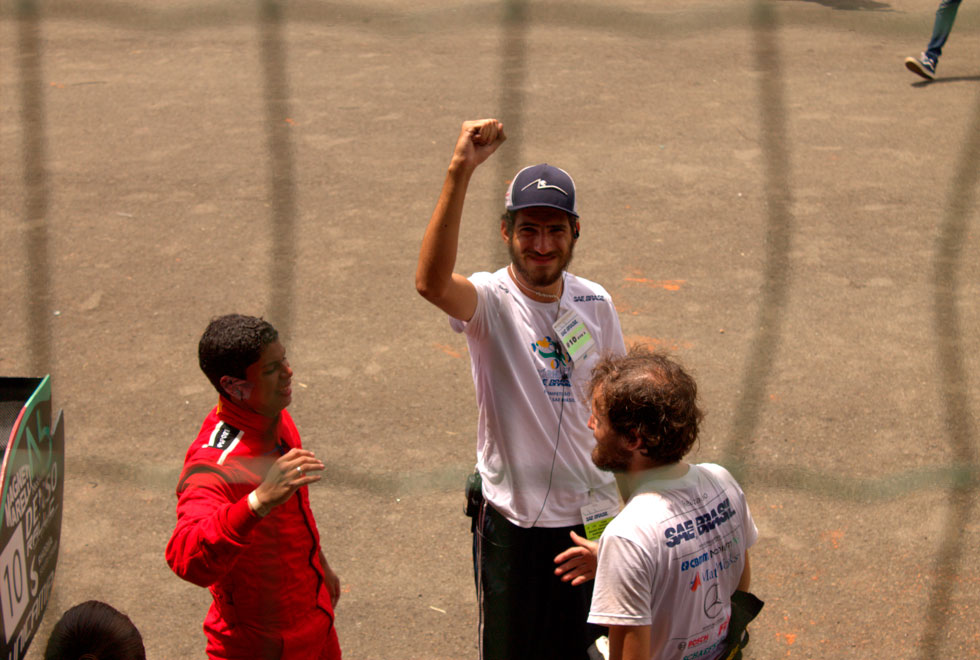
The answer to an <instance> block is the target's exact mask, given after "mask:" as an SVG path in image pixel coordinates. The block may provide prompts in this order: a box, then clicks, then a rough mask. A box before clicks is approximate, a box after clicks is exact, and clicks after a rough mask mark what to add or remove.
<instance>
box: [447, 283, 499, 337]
mask: <svg viewBox="0 0 980 660" xmlns="http://www.w3.org/2000/svg"><path fill="white" fill-rule="evenodd" d="M491 277H492V274H491V273H487V272H482V271H481V272H479V273H473V274H472V275H470V276H469V277H468V278H467V279H468V280H469V281H470V282H472V283H473V286H474V287H476V309H475V310H473V318H471V319H470V320H469V321H462V320H460V319H457V318H455V317H452V316H450V317H449V327H451V328H452V329H453V331H454V332H465V333H466V334H468V335H471V336H476V335H478V334H479V333H480V332H482V328H484V327H485V326H486V324H487V321H486V316H487V295H488V289H489V287H490V286H491Z"/></svg>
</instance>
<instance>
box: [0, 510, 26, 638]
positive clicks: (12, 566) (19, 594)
mask: <svg viewBox="0 0 980 660" xmlns="http://www.w3.org/2000/svg"><path fill="white" fill-rule="evenodd" d="M23 530H24V523H23V522H21V523H20V524H19V525H17V529H15V530H14V533H13V535H12V536H11V537H10V540H9V541H8V542H7V546H6V547H5V548H4V549H3V552H2V553H0V609H2V610H3V632H4V636H5V637H6V638H7V642H8V643H9V642H10V640H11V638H12V637H13V636H14V631H15V630H17V625H18V624H19V623H20V620H21V617H23V616H24V611H25V610H26V609H27V605H28V603H30V601H31V597H30V596H31V595H30V590H29V589H28V588H27V566H26V563H27V562H26V558H25V556H24V531H23Z"/></svg>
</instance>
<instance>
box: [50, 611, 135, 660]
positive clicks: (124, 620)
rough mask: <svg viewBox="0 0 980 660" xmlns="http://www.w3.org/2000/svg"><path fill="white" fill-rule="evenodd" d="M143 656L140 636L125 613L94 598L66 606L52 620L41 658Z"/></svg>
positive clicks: (92, 659)
mask: <svg viewBox="0 0 980 660" xmlns="http://www.w3.org/2000/svg"><path fill="white" fill-rule="evenodd" d="M80 659H84V660H146V651H145V650H144V648H143V637H142V636H141V635H140V631H139V630H137V629H136V626H135V625H133V622H132V621H130V619H129V617H128V616H126V615H125V614H123V613H122V612H120V611H119V610H117V609H116V608H114V607H112V606H111V605H107V604H106V603H103V602H101V601H98V600H87V601H85V602H84V603H80V604H78V605H75V606H74V607H72V608H71V609H69V610H67V611H66V612H65V613H64V614H63V615H62V616H61V619H59V620H58V623H56V624H54V629H52V631H51V636H50V637H48V645H47V647H45V649H44V660H80Z"/></svg>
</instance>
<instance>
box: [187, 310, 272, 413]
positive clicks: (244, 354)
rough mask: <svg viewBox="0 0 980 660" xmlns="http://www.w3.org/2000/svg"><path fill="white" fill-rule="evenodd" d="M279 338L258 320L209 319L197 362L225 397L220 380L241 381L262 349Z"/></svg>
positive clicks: (238, 317)
mask: <svg viewBox="0 0 980 660" xmlns="http://www.w3.org/2000/svg"><path fill="white" fill-rule="evenodd" d="M277 339H279V333H278V332H276V329H275V328H273V327H272V325H271V324H270V323H269V322H268V321H265V320H263V319H261V318H256V317H254V316H244V315H242V314H227V315H225V316H219V317H217V318H215V319H212V321H211V323H209V324H208V327H207V329H206V330H205V331H204V334H203V335H202V336H201V341H200V343H199V344H198V346H197V358H198V363H199V364H200V365H201V371H203V372H204V375H205V376H207V377H208V380H210V381H211V384H212V385H214V389H216V390H217V391H218V394H221V395H223V396H227V393H226V392H225V391H224V389H222V387H221V377H222V376H231V377H233V378H240V379H242V380H244V379H245V370H246V369H248V367H249V366H250V365H252V364H254V363H255V362H256V361H257V360H258V359H259V357H260V356H261V355H262V349H264V348H265V347H266V346H268V345H269V344H271V343H273V342H274V341H276V340H277Z"/></svg>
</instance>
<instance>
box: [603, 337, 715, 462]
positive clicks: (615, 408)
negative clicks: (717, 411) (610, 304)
mask: <svg viewBox="0 0 980 660" xmlns="http://www.w3.org/2000/svg"><path fill="white" fill-rule="evenodd" d="M589 392H590V395H591V396H592V397H593V398H594V404H595V407H596V410H597V412H599V413H600V414H601V415H602V416H603V417H605V418H606V419H607V420H608V423H609V427H610V429H611V431H612V432H613V433H615V434H616V435H618V436H620V437H622V438H625V439H628V440H633V439H636V440H639V441H640V450H639V451H640V453H641V454H643V455H644V456H646V457H647V458H649V459H650V460H651V461H653V462H654V463H655V464H656V465H669V464H671V463H677V462H678V461H680V460H681V459H682V458H684V456H685V455H686V454H687V453H688V452H689V451H690V450H691V447H692V446H693V445H694V441H695V440H697V438H698V429H699V427H700V424H701V420H702V418H703V417H704V414H703V413H702V412H701V409H700V408H699V407H698V405H697V396H698V388H697V384H696V383H695V382H694V379H693V378H692V377H691V376H690V374H688V373H687V372H686V371H684V369H683V368H682V367H681V366H680V365H679V364H677V363H676V362H674V361H673V360H671V359H670V358H668V357H667V356H666V355H664V354H662V353H655V352H653V351H650V350H649V349H646V348H643V347H641V346H634V347H632V348H631V349H630V350H629V352H628V353H627V354H626V355H625V356H622V357H606V358H603V359H602V360H601V361H600V362H599V363H598V364H597V365H596V367H595V369H593V371H592V380H591V382H590V384H589Z"/></svg>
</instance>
